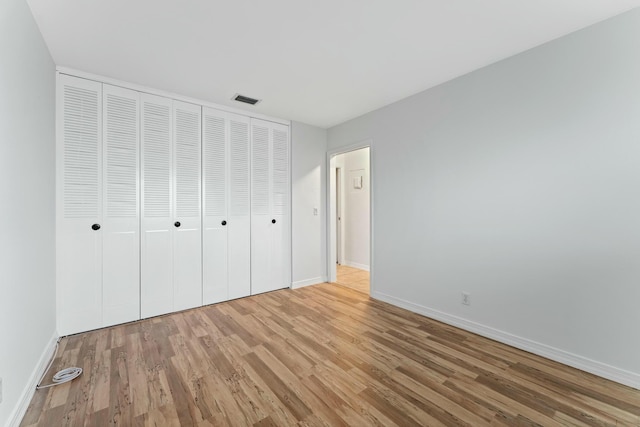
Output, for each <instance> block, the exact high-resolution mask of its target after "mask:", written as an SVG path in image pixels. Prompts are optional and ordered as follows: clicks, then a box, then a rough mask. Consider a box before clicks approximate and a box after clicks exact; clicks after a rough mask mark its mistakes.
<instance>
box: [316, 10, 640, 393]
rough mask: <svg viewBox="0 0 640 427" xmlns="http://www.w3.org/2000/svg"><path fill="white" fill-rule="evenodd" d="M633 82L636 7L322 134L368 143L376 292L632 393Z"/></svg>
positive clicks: (635, 276)
mask: <svg viewBox="0 0 640 427" xmlns="http://www.w3.org/2000/svg"><path fill="white" fill-rule="evenodd" d="M638 76H640V9H635V10H633V11H631V12H629V13H626V14H623V15H621V16H618V17H615V18H613V19H611V20H608V21H605V22H603V23H600V24H597V25H595V26H592V27H589V28H587V29H585V30H582V31H579V32H576V33H573V34H571V35H569V36H566V37H564V38H561V39H558V40H556V41H553V42H551V43H548V44H546V45H543V46H541V47H538V48H535V49H532V50H530V51H527V52H525V53H523V54H520V55H517V56H515V57H512V58H509V59H507V60H504V61H501V62H499V63H497V64H494V65H492V66H489V67H486V68H484V69H481V70H479V71H476V72H473V73H471V74H468V75H466V76H463V77H460V78H458V79H455V80H453V81H450V82H448V83H445V84H443V85H440V86H438V87H436V88H433V89H431V90H428V91H425V92H422V93H420V94H418V95H415V96H413V97H410V98H407V99H405V100H402V101H400V102H398V103H395V104H393V105H390V106H388V107H385V108H383V109H380V110H377V111H374V112H372V113H369V114H366V115H364V116H362V117H359V118H356V119H354V120H351V121H349V122H347V123H344V124H342V125H339V126H336V127H334V128H332V129H329V131H328V149H329V150H332V149H335V148H337V147H340V146H345V145H348V144H352V143H353V142H354V141H360V140H363V139H366V138H372V148H371V150H372V165H371V167H372V173H373V179H374V180H373V182H374V188H373V189H372V191H373V198H374V200H375V201H376V203H375V205H374V211H373V218H374V220H375V227H374V228H375V229H374V234H373V238H374V240H375V245H374V248H373V250H374V253H373V260H372V261H373V266H374V267H373V268H374V270H375V271H374V274H375V278H376V288H375V289H376V292H374V294H373V296H374V297H377V298H381V299H385V300H387V301H392V302H393V303H395V304H398V305H401V306H405V307H409V308H411V309H413V310H415V311H419V312H422V313H426V314H428V315H430V316H432V317H437V318H440V319H443V320H445V321H448V322H449V323H453V324H458V325H461V326H464V327H466V328H467V329H471V330H475V331H478V332H480V333H483V334H485V335H489V336H493V337H495V338H498V339H501V340H502V341H505V342H509V343H511V344H514V345H518V346H520V347H523V348H528V349H529V350H531V351H534V352H537V353H539V354H545V355H547V356H551V357H553V358H556V359H557V360H561V361H563V362H565V363H570V364H573V365H574V366H580V367H582V368H583V369H588V370H591V371H592V372H596V373H598V374H600V375H603V376H607V377H609V378H613V379H616V380H618V381H621V382H624V383H627V384H631V385H633V386H635V387H638V388H640V340H639V339H638V332H637V329H638V325H640V309H639V308H638V302H639V301H640V261H639V260H640V78H639V77H638ZM462 291H466V292H469V293H470V294H471V305H470V306H464V305H462V304H461V292H462Z"/></svg>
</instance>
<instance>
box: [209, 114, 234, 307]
mask: <svg viewBox="0 0 640 427" xmlns="http://www.w3.org/2000/svg"><path fill="white" fill-rule="evenodd" d="M202 114H203V116H202V173H203V180H202V183H203V194H204V200H203V215H204V216H203V218H202V225H203V231H202V239H203V240H202V251H203V252H202V260H203V269H202V272H203V285H202V288H203V289H202V294H203V299H204V303H205V304H213V303H216V302H220V301H226V300H228V299H229V289H228V283H229V271H228V266H227V265H228V254H227V244H228V240H227V236H228V233H227V230H228V227H229V218H228V213H227V212H228V209H227V206H228V199H229V190H228V188H229V174H228V153H229V138H228V123H229V121H228V120H227V117H226V113H224V112H222V111H218V110H213V109H210V108H204V109H203V113H202Z"/></svg>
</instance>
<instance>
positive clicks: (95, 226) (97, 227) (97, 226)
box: [91, 224, 100, 231]
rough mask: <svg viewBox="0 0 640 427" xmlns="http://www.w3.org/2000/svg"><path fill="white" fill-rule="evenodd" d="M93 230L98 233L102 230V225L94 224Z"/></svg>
mask: <svg viewBox="0 0 640 427" xmlns="http://www.w3.org/2000/svg"><path fill="white" fill-rule="evenodd" d="M91 229H92V230H93V231H98V230H100V224H93V225H92V226H91Z"/></svg>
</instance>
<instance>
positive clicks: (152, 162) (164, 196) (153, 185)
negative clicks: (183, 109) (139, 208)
mask: <svg viewBox="0 0 640 427" xmlns="http://www.w3.org/2000/svg"><path fill="white" fill-rule="evenodd" d="M142 114H143V117H142V119H143V132H144V133H143V135H144V137H143V140H142V146H143V150H144V162H143V166H142V167H143V174H144V180H143V185H144V216H145V217H149V218H153V217H157V218H163V217H168V216H170V208H171V108H170V107H169V106H167V105H157V104H154V103H153V102H149V101H145V102H144V104H143V113H142Z"/></svg>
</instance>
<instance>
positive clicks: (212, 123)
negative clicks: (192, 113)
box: [202, 115, 227, 216]
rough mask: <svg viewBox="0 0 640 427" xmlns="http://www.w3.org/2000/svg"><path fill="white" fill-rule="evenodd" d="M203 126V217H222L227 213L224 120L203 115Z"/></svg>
mask: <svg viewBox="0 0 640 427" xmlns="http://www.w3.org/2000/svg"><path fill="white" fill-rule="evenodd" d="M203 126H204V128H203V132H202V134H203V138H204V140H203V144H204V145H205V150H204V153H205V158H204V159H203V162H204V167H203V171H204V193H205V212H204V214H205V216H224V215H226V212H227V177H226V151H227V150H226V132H225V119H224V118H223V117H216V116H212V115H205V116H204V119H203Z"/></svg>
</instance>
